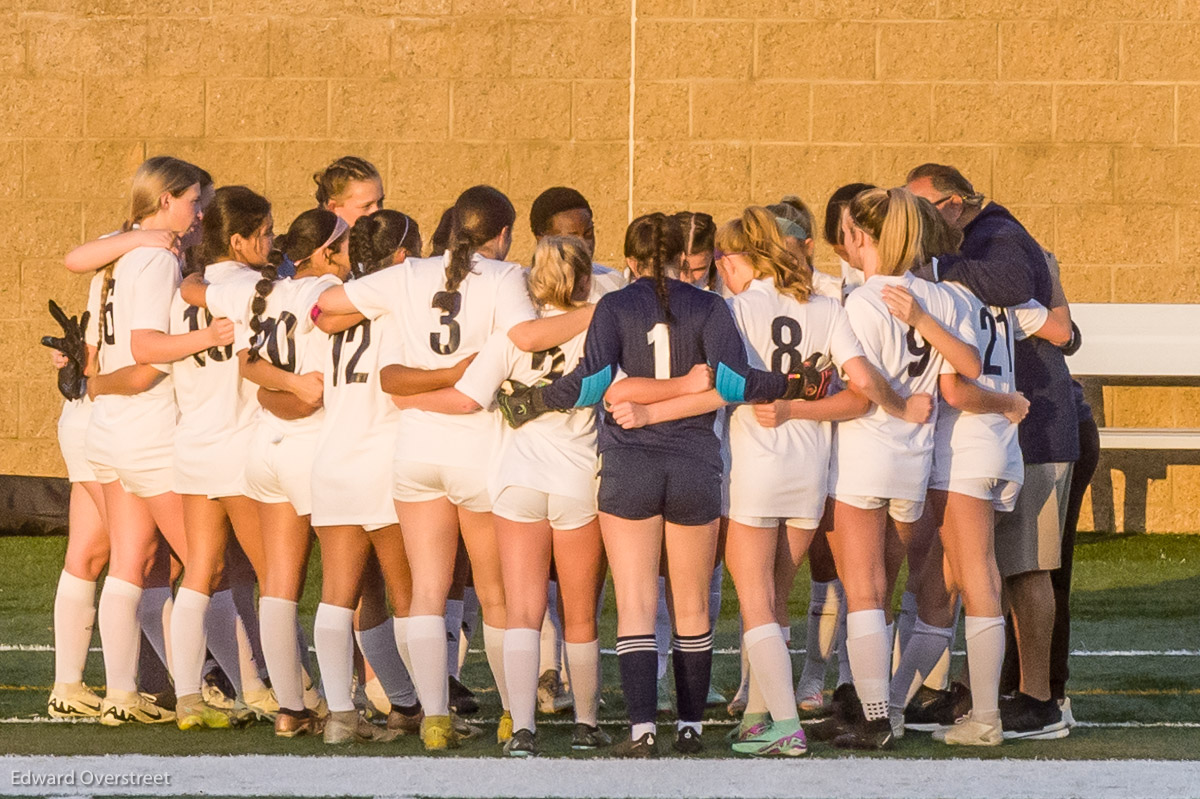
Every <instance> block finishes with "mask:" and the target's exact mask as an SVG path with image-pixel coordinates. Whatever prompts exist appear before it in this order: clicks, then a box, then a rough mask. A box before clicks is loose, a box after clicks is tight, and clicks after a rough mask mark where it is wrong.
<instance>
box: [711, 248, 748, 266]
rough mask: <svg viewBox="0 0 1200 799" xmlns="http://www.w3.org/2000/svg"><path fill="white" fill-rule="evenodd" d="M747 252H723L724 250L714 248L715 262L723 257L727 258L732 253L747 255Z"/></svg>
mask: <svg viewBox="0 0 1200 799" xmlns="http://www.w3.org/2000/svg"><path fill="white" fill-rule="evenodd" d="M745 254H746V253H744V252H723V251H722V250H713V263H714V264H715V263H716V262H717V261H719V260H721V259H722V258H726V257H728V256H730V255H745Z"/></svg>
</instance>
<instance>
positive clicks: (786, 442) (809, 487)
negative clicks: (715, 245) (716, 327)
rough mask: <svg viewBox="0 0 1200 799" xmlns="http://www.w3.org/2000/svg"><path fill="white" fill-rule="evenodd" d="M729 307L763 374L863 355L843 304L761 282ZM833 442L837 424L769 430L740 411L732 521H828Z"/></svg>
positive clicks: (795, 422) (734, 425) (733, 444)
mask: <svg viewBox="0 0 1200 799" xmlns="http://www.w3.org/2000/svg"><path fill="white" fill-rule="evenodd" d="M730 307H731V309H732V310H733V318H734V320H735V321H736V322H737V326H738V329H739V330H740V331H741V333H742V338H743V340H744V341H745V344H746V355H747V358H748V359H749V361H750V365H751V366H753V367H754V368H756V369H763V370H768V371H772V372H779V373H784V374H786V373H788V372H790V371H792V370H793V369H795V368H797V367H799V365H800V363H801V362H802V361H803V360H804V359H805V358H807V357H809V356H810V355H812V354H813V353H824V354H826V355H829V356H830V357H831V358H832V359H833V362H834V363H835V364H837V365H838V366H839V367H840V366H841V365H842V364H843V363H845V362H846V361H848V360H850V359H851V358H856V357H861V356H862V355H863V350H862V347H861V346H859V343H858V339H856V338H855V337H854V331H853V330H851V328H850V321H849V319H848V318H847V317H846V312H845V311H843V310H842V306H841V304H840V303H839V302H838V301H837V300H834V299H830V298H828V297H822V296H817V295H813V296H812V297H811V298H810V299H809V301H808V302H805V303H801V302H798V301H797V300H795V299H793V298H792V297H789V296H787V295H786V294H782V293H780V292H779V291H777V290H776V289H775V283H774V281H772V280H770V279H759V280H753V281H751V282H750V285H749V286H748V287H747V288H746V290H745V291H743V292H742V293H741V294H739V295H737V296H736V297H734V299H733V302H731V303H730ZM832 437H833V425H832V424H831V423H830V422H813V421H808V420H803V419H792V420H790V421H788V422H785V423H783V424H782V425H780V426H778V427H775V428H766V427H763V426H762V425H760V424H759V423H758V420H757V419H755V417H754V409H753V408H751V407H749V406H746V405H742V406H740V407H738V408H737V409H735V410H734V412H733V419H732V421H731V423H730V434H729V438H730V448H731V452H732V456H733V470H732V472H731V474H730V481H729V482H730V485H729V513H730V515H731V516H758V517H778V518H791V517H799V518H805V519H819V518H821V515H822V513H823V511H824V507H825V496H826V490H827V484H828V468H829V451H830V442H831V439H832Z"/></svg>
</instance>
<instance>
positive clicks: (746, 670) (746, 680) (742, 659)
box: [738, 613, 750, 691]
mask: <svg viewBox="0 0 1200 799" xmlns="http://www.w3.org/2000/svg"><path fill="white" fill-rule="evenodd" d="M745 634H746V625H745V624H743V623H742V614H740V613H739V614H738V641H739V642H740V641H741V640H742V636H743V635H745ZM738 655H739V657H738V661H739V663H740V665H741V682H739V683H738V690H739V691H741V690H742V689H741V686H743V685H744V686H746V690H747V691H749V690H750V658H748V657H746V647H744V646H739V647H738Z"/></svg>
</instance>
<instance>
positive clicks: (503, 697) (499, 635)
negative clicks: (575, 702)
mask: <svg viewBox="0 0 1200 799" xmlns="http://www.w3.org/2000/svg"><path fill="white" fill-rule="evenodd" d="M483 651H484V654H486V655H487V662H488V667H489V668H491V670H492V679H493V680H495V681H496V691H497V692H499V694H500V707H502V708H504V709H505V710H508V681H507V680H506V679H505V677H504V628H503V627H491V626H489V625H488V623H487V622H486V621H485V622H484V623H483ZM534 690H535V697H536V686H535V687H534ZM535 701H536V698H535Z"/></svg>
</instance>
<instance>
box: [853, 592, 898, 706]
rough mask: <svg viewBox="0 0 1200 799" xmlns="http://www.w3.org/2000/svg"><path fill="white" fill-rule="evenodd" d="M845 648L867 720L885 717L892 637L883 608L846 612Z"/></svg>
mask: <svg viewBox="0 0 1200 799" xmlns="http://www.w3.org/2000/svg"><path fill="white" fill-rule="evenodd" d="M846 649H847V651H848V652H849V654H850V666H851V668H852V669H853V671H854V687H855V690H857V692H858V698H859V699H860V700H861V701H862V706H863V713H865V714H866V717H867V720H868V721H873V720H875V719H885V718H887V717H888V675H889V672H890V668H889V665H890V660H891V653H892V639H891V637H890V636H889V635H888V625H887V620H886V617H885V616H884V613H883V611H882V610H859V611H855V612H853V613H847V614H846Z"/></svg>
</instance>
